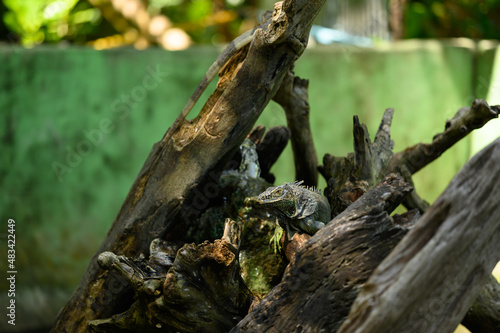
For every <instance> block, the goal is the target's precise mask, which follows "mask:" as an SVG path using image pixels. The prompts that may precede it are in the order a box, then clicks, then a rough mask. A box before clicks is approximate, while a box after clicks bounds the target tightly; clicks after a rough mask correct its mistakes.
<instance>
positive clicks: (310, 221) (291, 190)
mask: <svg viewBox="0 0 500 333" xmlns="http://www.w3.org/2000/svg"><path fill="white" fill-rule="evenodd" d="M247 203H248V204H250V205H252V206H254V207H256V208H259V207H260V208H264V209H268V210H270V211H271V212H272V213H273V214H275V215H276V217H277V220H278V223H279V225H280V226H281V227H282V228H283V229H284V230H285V231H286V233H287V239H288V240H291V239H292V238H293V236H294V235H295V234H296V233H297V232H306V233H308V234H314V233H316V231H318V230H319V229H321V228H322V227H324V226H325V224H326V223H328V222H329V221H330V214H331V211H330V204H329V203H328V200H327V199H326V197H324V196H323V195H321V193H320V192H319V191H318V190H316V189H313V188H309V187H306V186H303V185H301V182H298V183H297V182H296V183H285V184H283V185H280V186H274V187H270V188H268V189H267V190H266V191H264V192H262V193H261V194H260V195H259V196H257V197H251V198H247Z"/></svg>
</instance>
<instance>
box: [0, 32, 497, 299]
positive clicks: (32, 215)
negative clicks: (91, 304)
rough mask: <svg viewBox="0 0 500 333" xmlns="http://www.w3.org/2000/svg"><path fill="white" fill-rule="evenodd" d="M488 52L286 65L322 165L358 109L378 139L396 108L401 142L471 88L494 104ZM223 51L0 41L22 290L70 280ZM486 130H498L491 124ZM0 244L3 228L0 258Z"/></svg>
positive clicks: (434, 47)
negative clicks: (305, 97)
mask: <svg viewBox="0 0 500 333" xmlns="http://www.w3.org/2000/svg"><path fill="white" fill-rule="evenodd" d="M495 47H496V46H495V45H493V46H491V45H490V46H489V47H484V48H479V49H480V52H479V53H477V60H475V58H474V57H475V53H474V52H475V45H474V44H473V43H472V42H470V41H465V43H464V42H463V41H461V42H458V41H448V42H437V41H407V42H403V43H399V44H395V45H392V46H390V47H379V48H377V49H359V48H350V47H349V48H348V47H338V46H337V47H321V48H314V49H308V50H306V52H305V54H304V55H303V56H302V57H301V58H300V59H299V61H298V63H297V65H296V69H295V72H296V74H297V75H299V76H300V77H302V78H307V79H309V80H310V85H309V93H310V105H311V123H312V126H313V133H314V139H315V142H316V145H317V150H318V156H319V158H320V161H321V160H322V157H323V155H324V154H325V153H327V152H328V153H331V154H334V155H338V156H343V155H345V154H346V153H348V152H350V151H352V134H351V131H352V117H353V115H359V117H360V121H361V122H363V123H366V124H367V125H368V128H369V130H370V133H371V135H372V137H373V135H374V134H375V132H376V130H377V128H378V123H379V121H380V119H381V117H382V114H383V112H384V109H385V108H387V107H393V108H395V115H394V120H393V127H392V135H393V140H394V141H395V151H400V150H402V149H404V148H405V147H407V146H408V145H413V144H416V143H418V142H429V141H430V140H431V139H432V137H433V136H434V135H435V134H437V133H438V132H441V131H443V130H444V122H445V120H446V119H447V118H451V117H452V116H453V115H454V114H455V112H456V110H457V109H458V108H460V107H462V106H465V105H470V103H471V101H472V99H473V98H474V97H485V96H486V95H488V94H489V95H488V96H489V98H491V99H492V100H494V101H495V102H496V103H500V102H499V101H498V98H499V95H498V89H494V90H490V91H489V92H488V89H490V86H489V85H488V83H484V82H489V81H490V77H491V78H492V80H493V82H496V84H493V87H496V88H498V86H499V84H498V82H500V69H499V66H498V63H499V62H498V60H496V64H497V65H496V66H495V71H494V73H493V74H492V75H491V74H490V73H491V68H492V66H493V60H494V59H495V50H496V49H495ZM218 52H219V50H216V49H212V48H196V49H192V50H188V51H183V52H166V51H162V50H158V49H152V50H147V51H135V50H128V49H125V50H110V51H101V52H98V51H94V50H91V49H87V48H76V47H71V48H66V49H65V48H48V47H42V48H35V49H31V50H20V49H12V48H9V47H4V48H0V110H1V111H0V112H1V123H2V126H1V127H0V138H1V141H0V152H1V160H0V175H1V177H0V184H1V189H2V197H1V200H0V215H1V218H2V221H4V222H5V223H4V224H3V225H4V227H5V226H6V221H7V219H8V218H14V219H15V220H16V223H17V224H16V226H17V228H16V237H17V238H16V241H17V243H16V251H17V252H16V253H17V257H16V265H17V269H18V272H19V273H18V275H17V286H18V288H20V289H22V288H25V287H26V288H27V287H29V288H33V287H42V288H52V287H54V286H57V287H61V288H67V289H73V288H74V287H75V285H76V284H77V283H78V281H79V279H80V277H81V276H82V274H83V271H84V270H85V268H86V266H87V264H88V261H89V260H90V258H91V257H92V255H94V253H95V251H96V250H97V248H98V246H99V244H100V243H101V241H102V240H103V238H104V237H105V234H106V232H107V230H108V229H109V228H110V226H111V223H112V221H113V219H114V217H115V216H116V214H117V213H118V210H119V209H120V206H121V203H122V202H123V200H124V198H125V196H126V194H127V192H128V190H129V188H130V186H131V185H132V182H133V181H134V179H135V176H136V175H137V173H138V172H139V169H140V168H141V166H142V164H143V163H144V161H145V159H146V156H147V155H148V153H149V151H150V149H151V147H152V145H153V144H154V143H155V142H157V141H158V140H160V139H161V137H162V136H163V134H164V133H165V131H166V129H167V128H168V127H169V126H170V124H171V123H172V122H173V120H174V119H175V117H176V116H177V115H178V113H179V112H180V110H181V109H182V107H183V106H184V103H185V102H186V101H187V100H188V98H189V97H190V95H191V93H192V91H193V90H194V88H195V87H196V85H197V84H198V82H199V80H200V79H201V77H202V76H203V74H204V73H205V71H206V69H207V68H208V67H209V65H210V64H211V62H212V61H213V60H214V59H215V58H216V57H217V54H218ZM474 64H477V67H474ZM154 73H156V74H154ZM478 82H483V83H481V84H483V86H481V87H480V88H477V86H478ZM212 90H213V89H212ZM123 96H125V97H123ZM126 96H130V97H128V99H127V97H126ZM205 96H206V95H205ZM127 103H128V104H127ZM200 107H201V104H200V105H198V106H197V109H199V108H200ZM258 123H264V124H266V125H268V126H277V125H284V124H285V117H284V114H283V111H282V110H281V109H280V108H279V107H278V106H277V105H276V104H274V103H272V104H271V105H269V107H268V108H267V109H266V110H265V111H264V113H263V115H262V116H261V118H260V119H259V122H258ZM490 131H493V133H494V134H495V135H496V133H497V132H498V125H497V127H496V129H495V128H493V129H492V130H490ZM495 135H493V136H495ZM470 151H471V144H470V140H469V139H466V140H463V142H461V143H459V144H458V145H457V146H456V147H454V148H452V149H451V150H450V151H449V152H447V153H445V154H444V155H443V157H442V158H440V159H439V160H438V161H437V162H436V163H434V164H433V165H431V166H429V167H428V168H426V169H424V170H422V171H421V172H419V173H418V174H417V175H416V177H415V181H416V187H417V190H418V191H419V193H420V194H421V195H422V196H423V197H425V198H426V199H428V200H429V201H432V200H434V199H435V198H436V197H437V196H438V194H439V193H440V192H442V190H443V189H444V188H445V187H446V185H447V184H448V182H449V180H450V179H451V178H452V177H453V175H454V174H455V173H456V172H457V171H458V170H459V169H460V168H461V166H462V165H463V163H464V162H465V161H466V159H467V158H468V157H469V154H470ZM292 162H293V159H292V156H291V149H290V147H289V146H288V147H287V150H286V152H285V154H284V156H283V157H282V158H281V159H280V160H279V161H278V163H277V164H276V165H275V167H274V168H273V171H274V173H275V174H276V176H277V182H278V183H282V182H284V181H290V180H292V179H293V165H292ZM321 185H322V187H324V181H323V182H322V184H321ZM5 232H6V229H4V230H2V231H0V233H1V234H2V235H5ZM4 243H5V238H4V237H2V238H1V248H0V256H2V257H3V258H5V257H6V248H7V247H6V245H5V244H4ZM4 262H5V261H2V262H1V264H0V269H1V270H4V271H5V269H4V267H3V266H2V265H4ZM0 287H1V289H2V290H4V289H5V288H6V282H5V280H4V281H1V282H0Z"/></svg>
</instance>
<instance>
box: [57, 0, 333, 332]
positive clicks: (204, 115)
mask: <svg viewBox="0 0 500 333" xmlns="http://www.w3.org/2000/svg"><path fill="white" fill-rule="evenodd" d="M323 3H324V0H317V1H306V0H295V1H292V0H286V1H284V2H280V3H277V4H276V5H275V12H274V14H273V18H272V21H271V22H270V24H269V25H268V27H267V29H265V30H257V31H256V32H255V35H254V38H253V40H252V42H251V44H250V47H249V49H248V53H247V55H246V56H245V57H243V58H244V60H243V61H242V63H241V64H240V65H238V66H237V69H236V70H237V72H236V71H235V72H233V73H232V74H233V75H232V79H231V80H230V82H228V83H227V84H225V87H223V88H224V89H222V88H220V89H218V91H216V93H215V94H214V95H213V96H212V97H211V98H210V100H209V101H208V102H207V104H206V105H205V107H204V108H203V109H202V111H201V113H200V115H199V116H198V117H197V118H196V119H194V120H193V121H187V120H185V121H183V122H182V124H181V126H179V127H178V128H176V129H175V131H174V132H173V133H172V135H169V136H166V137H164V140H162V141H160V142H158V143H156V144H155V145H154V146H153V149H152V151H151V153H150V154H149V156H148V158H147V160H146V162H145V164H144V166H143V167H142V169H141V171H140V173H139V175H138V177H137V179H136V180H135V182H134V184H133V185H132V188H131V190H130V192H129V194H128V196H127V198H126V199H125V202H124V204H123V206H122V208H121V210H120V212H119V213H118V216H117V217H116V219H115V221H114V222H113V225H112V227H111V229H110V231H109V232H108V234H107V237H106V239H105V240H104V241H103V243H102V244H101V246H100V248H99V250H98V251H97V254H96V255H95V256H94V257H93V258H92V260H91V262H90V264H89V266H88V268H87V270H86V272H85V274H84V276H83V278H82V280H81V282H80V284H79V285H78V287H77V289H76V290H75V292H74V293H73V295H72V297H71V299H70V300H69V301H68V303H67V304H66V306H65V307H64V308H63V309H62V311H61V312H60V314H59V316H58V318H57V322H56V324H55V326H54V328H53V329H52V332H85V331H86V330H87V324H88V321H89V320H92V319H99V318H107V317H110V316H112V315H113V314H116V313H119V312H121V311H123V309H126V308H128V307H129V306H130V305H131V303H132V299H131V297H130V293H129V288H128V287H126V284H125V282H124V281H123V279H122V280H116V279H113V278H111V277H110V275H108V274H107V273H102V271H101V270H100V269H99V267H98V265H97V256H98V254H100V253H102V252H105V251H111V252H114V253H117V254H121V255H125V256H127V257H137V256H138V255H139V254H140V253H144V254H147V253H148V247H149V244H150V243H151V241H152V240H153V239H154V238H163V239H166V240H178V239H181V238H182V236H183V234H184V232H185V231H186V230H187V228H188V227H189V225H190V223H191V222H192V221H193V220H194V218H196V217H197V216H198V215H199V214H200V213H201V212H203V211H204V210H205V209H206V208H208V206H209V203H210V199H212V198H214V197H215V196H216V195H217V194H218V189H217V180H218V176H219V173H220V171H222V170H223V168H224V166H225V164H226V163H227V161H228V160H229V159H230V158H231V156H232V155H233V153H234V152H235V151H236V150H237V149H238V147H239V145H240V144H241V142H242V141H243V140H244V138H245V137H246V136H247V134H248V133H249V132H250V130H251V129H252V127H253V125H254V123H255V121H256V120H257V118H258V117H259V115H260V114H261V112H262V110H263V109H264V107H265V106H266V105H267V103H268V102H269V101H270V100H271V98H272V97H273V96H274V94H275V92H276V91H277V89H278V88H279V86H280V84H281V81H282V79H283V76H284V75H285V74H286V73H287V71H288V70H289V69H290V68H291V67H292V66H293V64H294V61H295V60H296V59H297V58H298V57H299V56H300V55H301V54H302V52H303V50H304V48H305V46H306V44H307V40H308V36H309V31H310V28H311V25H312V22H313V20H314V18H315V16H316V15H317V13H318V11H319V10H320V8H321V7H322V5H323Z"/></svg>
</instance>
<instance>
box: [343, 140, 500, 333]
mask: <svg viewBox="0 0 500 333" xmlns="http://www.w3.org/2000/svg"><path fill="white" fill-rule="evenodd" d="M499 203H500V139H497V140H496V141H494V142H493V143H492V144H490V145H489V146H488V147H486V148H485V149H483V150H482V151H481V152H479V153H478V154H477V155H475V156H474V157H473V158H472V159H471V160H470V161H469V162H468V163H467V164H466V165H465V166H464V167H463V169H462V170H461V171H460V172H459V173H458V175H457V176H456V177H455V178H454V179H453V180H452V181H451V183H450V185H449V186H448V188H447V189H446V190H445V191H444V193H443V194H442V195H441V196H440V197H439V198H438V199H437V200H436V202H435V203H434V204H433V205H432V206H431V207H430V208H429V210H428V211H427V212H426V213H425V214H424V215H423V216H422V218H421V219H420V220H419V221H418V224H417V225H416V226H415V228H414V229H413V230H412V231H410V232H409V233H408V235H407V236H406V237H405V238H404V239H403V240H402V241H401V243H400V244H399V245H398V246H397V247H396V249H395V250H394V251H393V252H392V253H391V254H390V255H389V256H388V257H387V258H386V259H385V260H384V261H383V262H382V263H381V264H380V265H379V267H378V268H377V269H376V271H375V272H374V273H373V275H372V276H371V277H370V279H369V280H368V282H367V283H366V284H365V286H364V288H363V290H362V291H361V292H360V294H359V296H358V298H357V299H356V302H355V303H354V304H353V306H352V308H351V311H350V313H349V317H348V318H347V320H346V321H345V322H344V324H343V325H342V327H341V328H340V329H339V333H348V332H363V333H366V332H382V331H383V332H426V333H432V332H452V331H453V329H454V328H455V327H456V326H457V325H458V324H459V323H460V320H461V319H462V318H463V317H464V315H465V314H466V312H467V310H468V309H469V308H470V307H471V305H472V303H473V301H474V300H475V298H476V297H477V295H478V293H479V291H480V289H481V288H482V286H483V285H484V284H485V282H486V281H487V279H488V277H489V276H490V273H491V271H492V270H493V268H494V266H495V264H496V263H497V262H498V260H499V259H500V246H499V244H500V223H499V221H500V208H499Z"/></svg>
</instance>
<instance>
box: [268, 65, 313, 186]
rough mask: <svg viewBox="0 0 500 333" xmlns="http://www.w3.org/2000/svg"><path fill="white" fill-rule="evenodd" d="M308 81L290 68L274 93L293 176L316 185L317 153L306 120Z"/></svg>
mask: <svg viewBox="0 0 500 333" xmlns="http://www.w3.org/2000/svg"><path fill="white" fill-rule="evenodd" d="M308 87H309V81H308V80H304V79H301V78H299V77H297V76H294V75H293V72H292V71H291V70H290V71H289V72H288V74H287V75H286V76H285V78H284V80H283V82H282V84H281V87H280V89H279V90H278V92H277V93H276V95H274V98H273V99H274V101H276V102H277V103H278V104H279V105H281V107H282V108H283V110H284V111H285V115H286V122H287V126H288V128H289V129H290V132H291V139H292V150H293V159H294V162H295V179H296V180H297V181H303V182H304V185H307V186H317V185H318V156H317V154H316V148H314V141H313V136H312V131H311V125H310V122H309V111H310V107H309V94H308Z"/></svg>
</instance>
